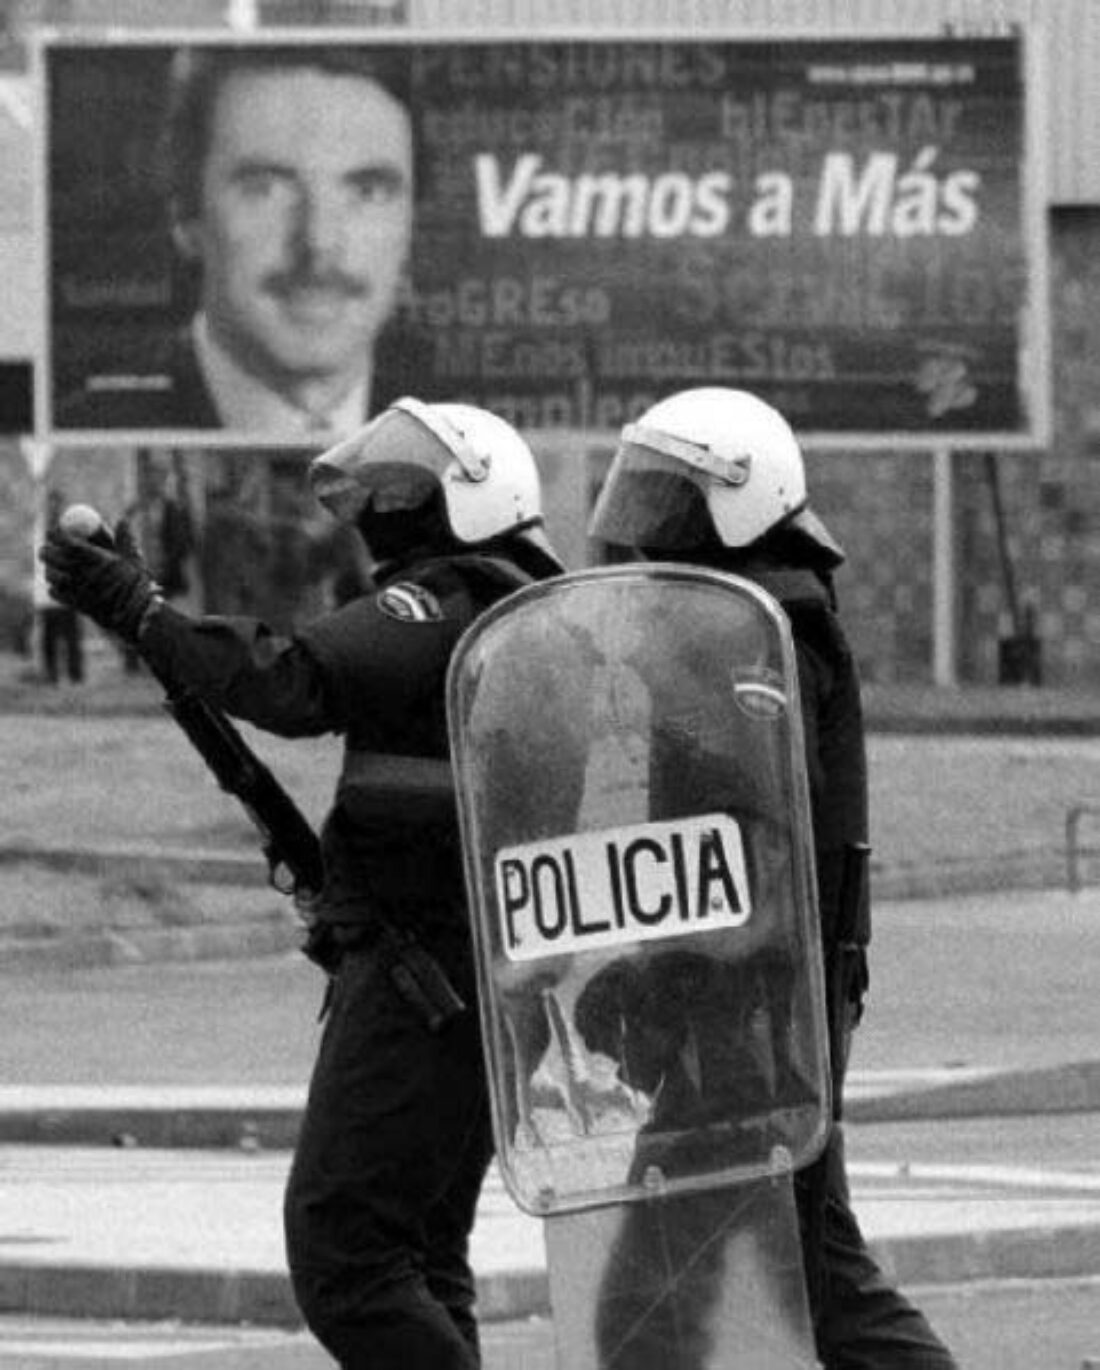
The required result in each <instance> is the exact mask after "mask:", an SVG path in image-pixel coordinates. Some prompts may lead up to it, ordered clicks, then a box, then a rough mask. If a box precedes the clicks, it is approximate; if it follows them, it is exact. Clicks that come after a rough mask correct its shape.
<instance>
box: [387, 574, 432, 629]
mask: <svg viewBox="0 0 1100 1370" xmlns="http://www.w3.org/2000/svg"><path fill="white" fill-rule="evenodd" d="M377 603H378V607H379V609H381V610H382V612H383V613H384V614H386V615H388V616H389V617H390V618H396V619H400V620H401V622H402V623H436V622H438V621H439V620H440V619H442V617H443V610H442V609H441V608H440V607H439V600H438V599H436V597H435V595H433V594H432V592H431V591H430V590H425V588H424V587H423V585H416V584H414V583H413V582H412V581H410V580H399V581H397V583H396V584H394V585H387V586H386V588H385V589H384V590H383V591H381V593H380V594H379V595H378V597H377Z"/></svg>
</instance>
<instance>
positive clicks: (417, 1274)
mask: <svg viewBox="0 0 1100 1370" xmlns="http://www.w3.org/2000/svg"><path fill="white" fill-rule="evenodd" d="M464 997H467V1002H468V1004H469V1007H467V1009H466V1010H465V1011H464V1012H463V1013H461V1014H460V1015H459V1016H458V1017H457V1018H455V1019H453V1020H452V1021H451V1022H450V1023H449V1024H448V1025H447V1026H446V1027H444V1028H443V1029H442V1030H441V1031H439V1032H437V1033H432V1032H429V1030H428V1029H427V1027H426V1026H425V1025H424V1023H423V1022H422V1020H421V1019H420V1018H419V1017H418V1016H417V1014H416V1012H415V1010H414V1009H412V1008H411V1007H410V1006H409V1004H408V1003H407V1002H406V1001H405V1000H403V999H402V998H401V997H400V996H399V995H398V993H397V992H396V990H395V989H394V987H393V984H392V982H391V980H390V978H389V975H388V973H387V972H386V970H385V968H384V967H383V966H382V965H381V964H380V963H379V960H378V957H377V956H376V954H375V953H374V952H373V951H371V950H365V949H359V950H355V951H351V952H348V953H347V954H346V955H345V957H344V960H343V962H342V964H341V966H340V969H339V971H338V973H337V976H336V981H335V986H334V992H333V997H332V1001H331V1005H330V1008H329V1012H328V1015H327V1018H326V1021H325V1028H324V1033H323V1037H322V1041H321V1046H320V1050H319V1053H318V1057H317V1061H316V1064H315V1067H314V1071H313V1078H312V1081H311V1084H310V1092H309V1099H308V1103H307V1106H306V1113H305V1118H304V1120H303V1125H302V1130H301V1134H300V1136H299V1140H298V1145H297V1148H296V1152H295V1157H294V1163H293V1165H292V1167H291V1173H290V1178H289V1181H288V1185H287V1192H286V1201H285V1214H284V1216H285V1229H286V1240H287V1254H288V1259H289V1265H290V1273H291V1279H292V1282H293V1287H294V1293H295V1297H296V1299H297V1301H298V1305H299V1307H300V1308H301V1311H302V1315H303V1316H304V1318H305V1320H306V1322H307V1324H308V1325H309V1327H310V1329H311V1331H312V1332H313V1333H314V1335H315V1336H316V1337H317V1339H318V1340H319V1341H320V1342H321V1343H322V1345H323V1346H324V1347H325V1348H326V1349H327V1350H328V1351H329V1353H330V1354H331V1355H332V1356H333V1357H334V1358H335V1359H336V1360H337V1361H338V1362H339V1364H340V1365H341V1366H343V1367H344V1368H345V1370H366V1367H370V1370H475V1368H476V1367H477V1366H478V1365H480V1353H479V1349H478V1335H477V1325H476V1321H475V1314H474V1303H475V1281H474V1275H473V1272H472V1271H471V1269H470V1265H469V1258H468V1246H469V1235H470V1231H471V1229H472V1227H473V1222H474V1217H475V1213H476V1209H477V1203H478V1197H479V1194H480V1190H481V1185H482V1181H483V1179H484V1177H485V1172H486V1170H487V1168H488V1165H489V1161H490V1159H491V1156H492V1131H491V1125H490V1117H489V1107H488V1094H487V1089H486V1083H485V1075H484V1067H483V1064H482V1051H481V1038H480V1030H479V1026H478V1021H477V1010H476V1006H475V1005H474V1002H473V995H472V993H470V994H469V995H464Z"/></svg>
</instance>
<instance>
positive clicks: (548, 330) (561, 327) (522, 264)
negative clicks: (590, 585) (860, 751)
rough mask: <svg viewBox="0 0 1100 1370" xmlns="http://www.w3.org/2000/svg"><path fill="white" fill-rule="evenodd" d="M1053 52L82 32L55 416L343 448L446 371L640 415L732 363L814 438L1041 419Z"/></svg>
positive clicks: (51, 329) (590, 428)
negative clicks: (1047, 108)
mask: <svg viewBox="0 0 1100 1370" xmlns="http://www.w3.org/2000/svg"><path fill="white" fill-rule="evenodd" d="M1026 47H1027V45H1026V43H1025V42H1024V40H1023V38H1022V37H1021V36H1020V35H1010V36H1001V37H972V38H971V37H963V38H958V37H952V38H914V37H904V38H902V37H897V38H889V37H874V38H852V39H845V40H843V41H841V40H839V39H833V38H829V39H825V38H808V37H793V36H792V37H786V36H782V35H777V36H776V37H775V38H774V39H771V40H768V41H762V40H760V39H759V38H752V39H748V38H737V37H730V38H721V37H714V36H707V37H705V38H699V39H681V38H676V39H672V38H669V37H668V36H664V37H644V36H643V37H620V36H615V35H612V34H609V33H601V34H600V35H599V36H598V37H595V36H587V37H569V38H566V37H557V36H555V37H553V38H550V37H546V38H532V39H529V40H523V41H520V40H517V39H515V38H501V37H494V38H487V37H476V36H463V37H461V38H456V37H454V36H453V35H451V36H444V35H439V36H434V37H433V36H432V35H428V34H423V33H414V32H410V31H407V30H402V31H400V32H398V31H393V32H386V33H381V32H372V33H370V34H369V36H368V37H364V35H363V34H350V33H349V34H343V35H341V34H336V33H334V32H333V31H331V30H329V31H295V32H293V33H291V32H289V31H282V32H277V31H271V32H268V33H260V34H254V35H249V36H248V38H247V41H243V40H242V39H241V37H240V36H233V35H229V34H219V35H216V36H215V35H198V36H195V35H188V36H187V37H186V39H185V38H184V37H182V36H175V35H169V36H167V37H166V35H165V33H164V32H163V31H161V32H158V33H149V34H140V35H129V36H127V37H125V38H118V37H115V36H111V37H110V38H109V39H107V40H106V41H104V40H103V39H102V38H100V39H97V40H94V39H91V38H75V37H71V38H61V37H53V38H47V39H45V40H44V41H43V42H42V43H41V45H40V49H39V52H38V54H37V59H38V60H37V63H36V67H37V71H38V74H39V79H40V90H41V106H42V111H43V118H42V120H41V124H42V129H43V139H42V148H41V155H40V159H39V164H40V171H41V183H42V191H43V193H42V195H41V197H40V199H41V204H42V207H43V208H42V216H43V222H42V240H43V242H44V244H45V248H44V253H43V270H42V281H41V288H42V297H43V311H44V316H45V322H44V328H43V330H42V333H43V337H44V338H45V340H46V341H45V349H46V356H45V357H44V358H43V367H44V374H45V376H46V378H47V380H46V384H44V385H43V386H41V387H40V397H39V404H38V413H37V426H38V428H39V430H40V431H42V432H44V433H46V434H52V435H54V436H55V437H59V438H65V439H70V440H76V441H81V440H99V441H101V440H102V439H103V436H104V434H105V433H108V434H113V435H115V436H116V437H117V436H119V435H122V434H125V433H127V432H129V433H131V434H135V435H140V437H141V439H142V440H143V441H147V440H150V438H151V437H154V436H155V437H158V438H161V439H163V440H165V441H170V442H174V443H180V442H186V441H188V440H190V441H192V442H196V441H201V442H202V443H203V444H204V445H212V444H216V443H217V442H219V441H223V440H224V441H226V442H230V441H232V442H239V441H241V440H246V441H248V442H250V443H260V444H263V443H265V442H269V443H272V444H281V443H287V442H297V441H300V440H308V441H312V440H314V435H317V436H316V441H319V442H320V441H324V440H326V437H327V435H329V434H331V433H332V432H333V431H334V430H335V431H342V430H344V429H346V428H348V427H349V426H353V425H354V424H355V423H356V422H360V421H362V419H363V418H364V417H366V416H367V415H368V414H369V413H371V412H374V411H376V410H377V409H378V408H379V407H381V406H382V405H383V404H385V403H386V402H388V401H389V399H392V398H394V397H395V396H396V395H397V394H400V393H403V392H405V391H412V392H414V393H416V394H417V395H418V396H419V397H421V398H423V399H428V400H431V399H440V398H447V399H466V400H469V401H472V402H474V403H478V404H482V405H485V406H487V407H489V408H491V409H493V410H495V411H496V412H498V413H500V414H501V415H502V416H504V417H505V418H508V419H510V420H511V421H513V422H515V423H516V424H518V425H519V426H521V427H523V428H525V429H539V430H541V429H565V430H582V431H584V432H586V433H589V434H592V433H610V432H612V431H614V430H617V429H618V428H619V427H620V426H621V425H622V424H623V423H624V422H626V421H628V420H629V419H631V418H632V417H633V416H634V415H636V414H637V413H638V412H639V411H641V410H642V409H643V408H645V407H646V406H647V405H648V404H650V403H652V402H653V401H654V400H655V399H656V398H658V397H660V396H661V395H663V394H666V393H668V392H669V391H672V390H676V389H683V388H686V387H689V386H703V385H732V386H743V387H745V388H748V389H751V390H754V391H756V392H757V393H758V394H760V395H762V396H763V397H765V398H766V399H768V400H770V401H772V402H773V403H774V404H776V405H777V406H778V407H779V408H780V409H781V410H782V411H783V412H784V413H785V414H786V415H787V416H788V417H789V418H790V419H791V421H792V422H793V424H794V425H795V427H796V428H797V429H798V430H799V432H800V434H802V435H804V436H805V437H806V438H807V439H810V440H813V439H815V438H816V439H818V440H820V441H822V442H829V441H835V442H865V443H871V444H874V443H876V442H877V443H878V444H879V445H881V443H882V441H883V440H884V439H889V441H890V442H891V444H895V443H897V442H902V443H908V444H910V445H912V446H914V447H916V446H922V447H927V446H929V445H930V444H935V445H942V444H952V445H967V444H969V445H975V446H978V445H980V446H989V445H993V444H996V445H1001V446H1005V445H1020V446H1023V445H1034V444H1036V443H1037V442H1040V441H1041V440H1042V436H1043V431H1044V426H1045V411H1046V403H1047V401H1046V389H1047V378H1046V360H1045V359H1046V344H1045V333H1046V320H1045V317H1044V310H1045V293H1046V292H1045V283H1044V272H1045V243H1044V237H1043V216H1044V205H1043V200H1042V189H1041V186H1040V185H1039V182H1038V173H1037V164H1038V158H1036V157H1035V155H1034V153H1033V148H1034V145H1035V141H1036V139H1035V132H1034V127H1035V110H1036V106H1037V103H1038V102H1037V101H1036V99H1035V98H1034V89H1033V87H1034V85H1035V79H1034V76H1033V74H1032V66H1031V60H1030V57H1029V54H1028V53H1027V51H1026V50H1025V49H1026ZM184 77H189V78H190V80H191V86H190V87H189V88H187V87H185V86H182V85H180V84H179V82H180V81H181V79H182V78H184ZM204 102H205V103H204Z"/></svg>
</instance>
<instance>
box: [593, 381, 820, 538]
mask: <svg viewBox="0 0 1100 1370" xmlns="http://www.w3.org/2000/svg"><path fill="white" fill-rule="evenodd" d="M781 523H784V524H787V525H788V526H791V527H795V528H798V529H800V530H801V531H802V532H803V533H804V534H806V535H807V536H808V537H809V538H810V539H811V540H812V541H814V542H816V543H817V544H818V545H819V546H821V547H822V548H823V549H824V550H826V551H828V552H829V553H831V554H832V555H834V556H835V557H836V559H838V560H839V559H841V558H842V556H843V554H842V553H841V551H840V548H839V547H838V546H837V545H836V543H835V542H834V541H833V539H832V538H831V537H830V536H829V534H828V532H827V531H826V529H825V527H824V525H823V524H822V523H821V521H820V520H819V519H818V518H817V516H816V515H814V514H812V513H811V512H810V510H809V509H808V508H807V507H806V471H805V467H804V466H803V462H802V452H801V450H800V449H799V446H798V440H797V439H796V438H795V435H794V433H793V432H792V431H791V427H790V425H789V424H788V423H787V421H786V419H784V418H783V416H782V415H781V414H780V413H779V412H778V411H777V410H775V409H773V408H772V406H771V405H770V404H766V403H765V402H764V401H763V400H761V399H758V398H757V397H756V396H755V395H750V394H749V393H748V392H747V391H745V390H728V389H724V388H720V387H707V388H701V389H698V390H683V391H680V393H679V394H676V395H670V396H669V397H668V398H667V399H664V400H661V401H659V402H658V403H657V404H655V405H653V406H651V408H649V409H647V410H646V412H645V413H644V414H643V415H642V416H641V418H640V419H638V421H637V422H636V423H631V424H627V426H626V427H625V428H624V429H623V431H622V436H621V438H620V442H619V447H618V450H617V451H616V453H615V459H614V461H613V462H612V465H611V469H610V471H609V472H608V476H607V480H606V481H605V483H604V486H603V490H602V491H601V493H600V497H599V500H598V501H597V503H596V508H595V511H594V513H593V515H592V523H591V527H590V532H591V535H592V536H593V537H595V538H599V539H600V540H601V541H603V542H609V543H613V544H616V545H618V546H625V547H638V548H648V549H653V550H655V551H656V550H665V551H674V550H677V549H688V548H690V547H693V546H698V545H699V544H700V543H702V542H703V541H704V540H705V539H706V538H707V536H708V535H709V533H710V531H711V530H712V529H713V531H714V532H715V533H717V535H718V537H719V539H720V540H721V542H722V543H723V545H724V546H726V547H748V546H749V545H750V544H752V543H754V542H756V541H757V540H758V539H759V538H761V537H763V535H764V534H765V533H767V532H769V531H770V530H771V529H772V528H775V527H777V526H778V525H779V524H781Z"/></svg>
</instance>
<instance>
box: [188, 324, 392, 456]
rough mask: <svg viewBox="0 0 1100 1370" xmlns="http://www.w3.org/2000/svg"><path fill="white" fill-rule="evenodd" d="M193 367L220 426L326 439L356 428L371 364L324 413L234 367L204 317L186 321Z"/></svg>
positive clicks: (362, 413)
mask: <svg viewBox="0 0 1100 1370" xmlns="http://www.w3.org/2000/svg"><path fill="white" fill-rule="evenodd" d="M191 333H192V337H193V339H194V344H195V356H196V359H197V361H198V365H199V370H200V371H201V373H202V377H203V380H204V381H205V383H206V386H207V389H208V390H209V391H210V397H211V399H212V400H213V402H214V407H215V409H216V410H217V411H218V418H219V420H220V422H221V425H222V427H223V428H227V429H230V430H231V431H233V432H238V433H258V434H259V433H262V434H264V435H265V436H266V435H270V436H273V437H282V436H285V437H286V438H287V439H295V438H308V439H309V440H310V441H311V442H317V441H320V442H329V441H331V440H335V439H337V438H343V437H347V436H349V435H350V434H352V433H355V432H358V430H359V429H360V428H362V426H363V424H364V422H365V420H366V415H367V403H368V401H369V398H370V380H371V367H370V364H369V362H368V365H367V367H366V368H365V374H364V376H363V379H362V380H361V381H360V382H359V383H358V384H357V385H356V386H355V387H354V388H353V389H352V391H351V392H350V393H349V394H348V395H346V396H345V397H344V399H342V400H341V401H340V403H339V404H338V405H337V406H336V408H335V409H333V410H331V411H330V412H328V413H326V414H323V415H321V414H311V413H309V412H308V411H307V410H304V409H299V408H298V407H297V406H296V405H293V404H291V403H290V402H289V401H288V400H287V399H285V398H284V397H283V396H282V395H280V394H277V393H276V392H275V391H274V390H271V389H269V388H268V387H267V386H266V385H264V384H263V383H262V382H260V381H258V380H257V379H256V377H255V376H253V375H250V374H249V373H248V372H247V371H245V370H244V369H243V368H242V367H240V366H239V365H238V364H237V363H236V362H235V361H234V360H233V358H232V357H231V356H230V355H229V353H228V352H227V351H226V350H225V348H224V347H220V346H219V345H218V343H217V342H215V340H214V339H213V337H212V336H211V334H210V328H209V326H208V324H207V321H206V316H205V315H203V314H199V315H197V316H196V317H195V320H194V322H193V324H192V326H191Z"/></svg>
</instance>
